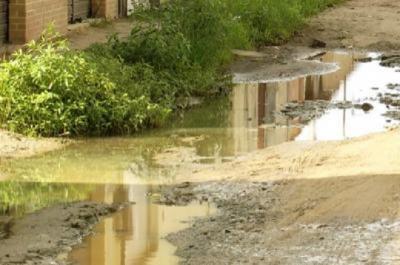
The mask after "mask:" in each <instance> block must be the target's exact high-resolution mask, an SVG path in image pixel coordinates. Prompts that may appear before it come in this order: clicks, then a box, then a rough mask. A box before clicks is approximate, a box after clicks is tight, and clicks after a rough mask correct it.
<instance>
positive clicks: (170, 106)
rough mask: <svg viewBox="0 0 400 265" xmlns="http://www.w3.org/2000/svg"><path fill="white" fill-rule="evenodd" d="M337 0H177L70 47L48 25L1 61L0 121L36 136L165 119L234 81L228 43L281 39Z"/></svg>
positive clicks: (112, 129)
mask: <svg viewBox="0 0 400 265" xmlns="http://www.w3.org/2000/svg"><path fill="white" fill-rule="evenodd" d="M339 1H340V0H175V1H170V2H169V3H167V4H165V5H163V6H162V7H160V8H158V9H150V10H144V9H143V10H142V11H139V12H138V13H137V14H136V15H135V17H136V19H141V20H143V21H144V22H145V23H138V25H137V26H135V27H134V28H133V29H132V32H131V34H130V36H129V37H128V38H127V39H120V38H118V36H114V37H112V38H110V40H109V41H108V43H106V44H95V45H93V46H92V47H90V48H89V49H88V50H86V51H82V52H79V51H72V50H70V49H69V47H68V43H67V42H66V41H64V40H61V39H60V37H59V36H57V35H56V34H55V33H54V32H52V31H51V30H49V31H47V32H45V33H44V34H43V38H42V39H41V40H40V41H39V42H31V43H30V44H28V45H27V46H26V48H25V49H24V50H23V51H18V52H16V53H15V54H13V55H12V57H11V58H10V59H9V60H8V61H4V62H2V63H1V64H0V123H1V124H2V126H3V127H4V128H6V129H8V130H12V131H16V132H20V133H24V134H29V135H40V136H59V135H74V136H79V135H114V134H127V133H133V132H136V131H138V130H140V129H143V128H150V127H154V126H160V125H162V124H163V123H164V122H165V121H166V119H167V118H168V116H169V114H170V113H171V112H173V111H175V110H176V109H179V108H185V107H186V106H187V103H186V102H187V99H188V98H189V97H191V96H202V97H206V96H211V95H214V94H217V93H221V91H225V89H226V88H228V87H229V84H230V78H229V76H227V75H226V67H227V65H228V64H229V63H230V62H231V61H232V59H233V55H232V53H231V50H232V49H235V48H236V49H249V48H254V47H259V46H263V45H267V44H280V43H283V42H284V41H285V40H287V39H288V38H289V37H290V36H292V35H293V34H294V33H295V31H296V30H298V29H299V27H300V26H301V25H302V24H303V22H304V21H305V19H306V18H307V17H309V16H311V15H313V14H315V13H317V12H319V11H320V10H321V9H323V8H325V7H327V6H329V5H332V4H335V3H337V2H339Z"/></svg>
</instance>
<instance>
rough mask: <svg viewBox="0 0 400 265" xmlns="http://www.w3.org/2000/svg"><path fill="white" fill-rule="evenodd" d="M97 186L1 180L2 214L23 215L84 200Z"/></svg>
mask: <svg viewBox="0 0 400 265" xmlns="http://www.w3.org/2000/svg"><path fill="white" fill-rule="evenodd" d="M95 188H96V186H94V185H84V184H74V185H71V184H63V183H60V184H57V183H41V182H37V183H29V182H18V181H3V182H0V190H1V193H0V216H1V215H13V216H21V215H23V214H24V213H26V212H33V211H35V210H38V209H41V208H44V207H47V206H50V205H54V204H57V203H67V202H74V201H82V200H85V199H87V198H88V194H89V193H90V192H91V191H92V190H94V189H95Z"/></svg>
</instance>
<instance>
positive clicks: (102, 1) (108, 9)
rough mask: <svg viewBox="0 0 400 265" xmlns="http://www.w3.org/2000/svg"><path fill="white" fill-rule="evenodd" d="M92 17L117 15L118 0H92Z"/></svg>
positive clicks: (109, 17)
mask: <svg viewBox="0 0 400 265" xmlns="http://www.w3.org/2000/svg"><path fill="white" fill-rule="evenodd" d="M92 13H93V16H94V17H105V18H108V19H114V18H117V17H118V0H92Z"/></svg>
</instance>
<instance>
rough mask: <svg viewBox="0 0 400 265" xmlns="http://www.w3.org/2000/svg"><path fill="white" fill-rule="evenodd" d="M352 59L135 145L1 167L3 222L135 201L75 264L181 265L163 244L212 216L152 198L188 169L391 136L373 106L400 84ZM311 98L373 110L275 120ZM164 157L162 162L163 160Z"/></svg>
mask: <svg viewBox="0 0 400 265" xmlns="http://www.w3.org/2000/svg"><path fill="white" fill-rule="evenodd" d="M353 57H354V56H353V55H349V54H345V53H328V54H326V55H325V56H323V57H322V58H321V60H322V61H325V62H336V63H338V64H339V65H340V67H341V68H340V70H339V71H337V72H335V73H331V74H327V75H313V76H307V77H301V78H297V79H295V80H291V81H282V82H273V83H261V84H240V85H237V86H236V87H235V88H234V89H233V92H232V95H231V97H230V98H229V99H228V98H218V99H215V100H211V101H209V102H207V103H206V104H205V105H204V106H203V107H201V108H195V109H193V110H191V111H189V112H188V113H186V114H185V115H184V117H183V119H177V120H175V121H174V122H172V123H171V125H170V127H169V128H163V129H160V130H153V131H149V132H146V133H143V134H141V135H136V136H135V137H120V138H97V139H96V138H93V139H86V140H82V141H81V142H79V143H78V144H74V145H72V146H70V147H67V148H65V149H64V150H59V151H55V152H51V153H48V154H45V155H41V156H37V157H32V158H28V159H20V160H12V161H7V162H2V164H1V165H0V166H1V168H0V169H1V171H2V172H4V173H5V174H6V175H7V176H8V177H9V178H11V179H12V181H8V182H0V191H1V193H0V214H1V213H6V214H10V215H20V214H23V213H24V212H26V211H28V212H29V211H33V210H36V209H38V208H41V207H45V206H48V205H51V204H54V203H60V202H67V201H74V200H84V199H89V200H94V201H100V202H107V203H112V202H127V201H129V202H135V203H136V204H135V205H132V207H129V208H127V209H125V210H124V211H122V212H120V213H118V214H116V215H114V216H113V217H110V218H107V219H105V221H104V222H102V223H101V224H100V225H99V226H98V227H97V232H98V233H96V235H94V236H92V237H90V238H88V239H87V240H86V241H85V244H84V247H83V248H78V249H76V250H75V251H74V254H73V257H72V258H74V259H76V260H78V261H80V262H81V264H90V265H95V264H96V265H102V264H104V265H105V264H123V265H125V264H171V263H172V264H173V263H176V262H177V260H176V257H174V256H173V252H174V247H173V246H171V245H169V244H168V243H167V242H166V241H164V240H162V239H161V237H163V236H165V235H166V234H167V233H169V232H172V231H177V230H179V229H182V228H183V227H185V226H186V225H188V224H187V223H186V224H185V223H182V221H185V220H188V219H190V218H192V217H195V216H206V215H208V214H210V212H211V211H212V209H210V207H209V205H190V206H188V207H184V208H179V207H165V206H159V205H154V204H152V203H151V202H150V201H148V196H147V194H148V193H152V192H155V191H156V190H157V186H154V184H155V183H158V184H171V183H174V182H176V181H177V179H176V176H178V175H179V174H177V173H178V172H180V173H182V170H183V172H184V173H185V174H180V175H184V176H191V173H192V172H193V171H195V170H197V169H198V168H200V167H204V166H210V165H209V164H213V165H218V164H219V163H222V162H224V161H228V160H230V159H232V158H233V157H235V156H237V155H241V154H244V153H247V152H251V151H254V150H257V149H262V148H266V147H268V146H272V145H276V144H280V143H282V142H285V141H291V140H321V139H344V138H348V137H353V136H358V135H362V134H366V133H370V132H375V131H382V130H384V128H385V125H386V119H385V118H384V117H382V116H381V114H382V113H383V112H384V111H386V106H384V105H382V104H379V103H377V101H374V100H371V98H375V97H376V96H377V93H378V92H380V93H385V92H386V91H387V88H386V84H387V83H400V75H399V74H398V73H395V70H394V69H391V68H384V67H380V66H379V62H378V61H372V62H369V63H361V64H358V63H354V60H353V59H354V58H353ZM371 87H379V88H380V90H379V91H376V90H372V89H371ZM313 99H324V100H329V99H333V100H351V101H353V102H366V101H367V102H370V103H371V104H373V105H374V110H373V111H371V112H370V113H364V112H363V111H362V110H355V109H348V110H329V111H327V112H326V113H325V114H324V115H323V116H321V117H320V118H318V119H316V120H314V121H312V122H310V123H309V124H308V125H307V126H305V127H304V128H303V127H301V126H300V121H299V120H297V119H290V120H289V119H286V118H283V117H278V116H277V117H275V115H274V112H275V111H277V110H279V109H280V108H281V107H282V106H283V105H284V104H286V103H288V102H292V101H299V102H302V101H304V100H313ZM172 150H174V151H172ZM160 154H163V155H162V156H161V157H163V159H164V161H163V160H157V159H156V158H157V156H160ZM213 165H211V166H213ZM51 183H53V184H51ZM54 183H58V184H54ZM65 183H69V184H65ZM77 183H83V184H77ZM139 184H140V185H139Z"/></svg>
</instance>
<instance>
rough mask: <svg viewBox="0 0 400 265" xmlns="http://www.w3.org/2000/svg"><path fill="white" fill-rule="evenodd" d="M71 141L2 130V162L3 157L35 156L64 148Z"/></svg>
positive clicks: (0, 142) (0, 148)
mask: <svg viewBox="0 0 400 265" xmlns="http://www.w3.org/2000/svg"><path fill="white" fill-rule="evenodd" d="M69 143H70V141H69V140H66V139H55V138H29V137H26V136H22V135H20V134H16V133H12V132H8V131H5V130H0V163H1V160H3V159H10V158H21V157H28V156H33V155H37V154H40V153H44V152H48V151H51V150H55V149H59V148H62V147H63V146H66V145H68V144H69ZM0 179H1V175H0Z"/></svg>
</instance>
